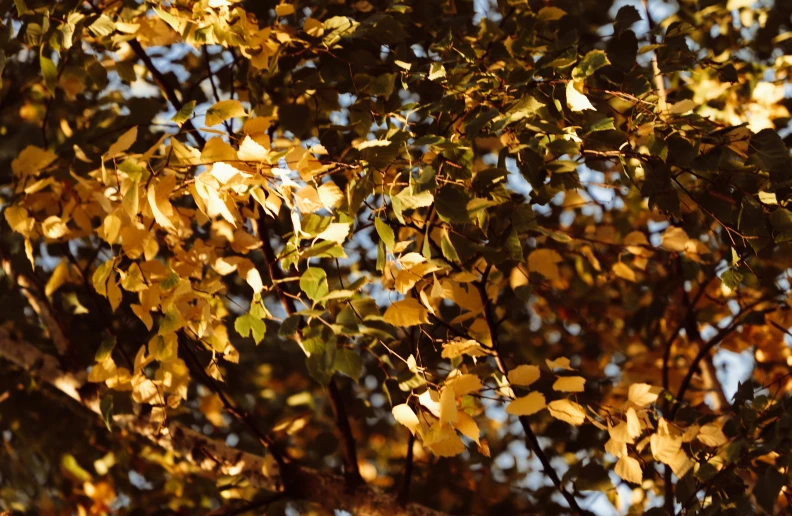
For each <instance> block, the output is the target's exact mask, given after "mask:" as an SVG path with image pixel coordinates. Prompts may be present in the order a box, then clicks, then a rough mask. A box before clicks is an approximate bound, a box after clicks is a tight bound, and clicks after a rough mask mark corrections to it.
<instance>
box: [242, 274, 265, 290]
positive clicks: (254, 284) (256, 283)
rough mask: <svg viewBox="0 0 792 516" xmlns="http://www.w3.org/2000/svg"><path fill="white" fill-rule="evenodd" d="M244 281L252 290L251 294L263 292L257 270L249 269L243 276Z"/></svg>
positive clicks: (262, 285) (262, 284)
mask: <svg viewBox="0 0 792 516" xmlns="http://www.w3.org/2000/svg"><path fill="white" fill-rule="evenodd" d="M245 281H247V283H248V285H250V287H251V288H252V289H253V292H255V293H259V292H261V291H262V290H264V283H263V282H262V281H261V274H259V271H258V269H255V268H254V269H250V270H249V271H247V274H246V275H245Z"/></svg>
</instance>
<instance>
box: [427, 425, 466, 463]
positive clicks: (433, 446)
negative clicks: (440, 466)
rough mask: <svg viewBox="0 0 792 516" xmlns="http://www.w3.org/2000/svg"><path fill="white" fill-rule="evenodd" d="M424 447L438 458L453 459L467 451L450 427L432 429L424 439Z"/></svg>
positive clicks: (440, 426) (439, 426) (443, 426)
mask: <svg viewBox="0 0 792 516" xmlns="http://www.w3.org/2000/svg"><path fill="white" fill-rule="evenodd" d="M424 445H425V446H426V447H427V448H428V449H429V451H431V452H432V453H434V454H435V455H437V456H438V457H453V456H454V455H459V454H460V453H462V452H463V451H465V445H464V443H462V439H460V438H459V436H458V435H457V434H456V432H455V431H454V430H453V429H452V428H451V427H450V426H448V425H438V426H435V427H432V429H431V430H430V431H429V432H428V435H427V436H426V438H425V439H424Z"/></svg>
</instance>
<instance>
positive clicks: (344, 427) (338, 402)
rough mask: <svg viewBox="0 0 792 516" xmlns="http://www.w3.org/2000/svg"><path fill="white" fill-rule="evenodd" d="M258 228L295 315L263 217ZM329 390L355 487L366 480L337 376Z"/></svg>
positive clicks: (274, 279) (289, 309)
mask: <svg viewBox="0 0 792 516" xmlns="http://www.w3.org/2000/svg"><path fill="white" fill-rule="evenodd" d="M258 230H259V239H260V240H261V244H262V251H263V253H264V261H265V262H266V264H267V269H268V270H269V274H270V279H271V280H272V283H273V285H274V286H275V290H276V291H277V293H278V298H279V299H280V302H281V305H282V306H283V309H284V311H285V312H286V313H287V314H288V315H293V314H294V313H296V312H297V309H296V306H295V304H294V299H292V298H291V297H289V296H288V295H287V293H286V292H285V290H284V289H283V285H282V283H281V280H283V277H284V276H283V271H282V270H281V269H280V267H278V260H277V257H276V255H275V250H274V249H273V248H272V243H271V242H270V239H269V234H268V232H267V225H266V224H265V223H264V220H263V219H262V220H259V227H258ZM298 338H299V332H298ZM300 346H301V347H302V343H300ZM328 391H329V395H330V403H331V405H332V408H333V415H334V416H335V421H336V426H337V427H338V431H339V432H340V433H341V445H342V450H341V451H342V458H343V461H344V476H345V477H346V479H347V487H348V488H349V489H354V488H355V487H357V486H359V485H361V484H363V483H364V482H363V477H361V476H360V468H359V466H358V461H357V444H356V443H355V437H354V435H352V427H351V426H350V425H349V418H348V417H347V413H346V409H345V408H344V402H343V400H342V399H341V392H340V390H339V388H338V384H337V381H336V380H335V378H331V379H330V383H329V385H328Z"/></svg>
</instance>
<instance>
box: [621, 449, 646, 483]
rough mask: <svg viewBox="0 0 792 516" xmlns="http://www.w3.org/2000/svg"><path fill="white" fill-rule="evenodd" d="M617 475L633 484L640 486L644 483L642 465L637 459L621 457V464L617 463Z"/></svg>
mask: <svg viewBox="0 0 792 516" xmlns="http://www.w3.org/2000/svg"><path fill="white" fill-rule="evenodd" d="M616 474H617V475H619V476H620V477H621V478H622V479H623V480H625V481H627V482H631V483H633V484H640V483H641V482H643V472H642V471H641V464H640V463H639V462H638V461H637V460H636V459H633V458H632V457H629V456H627V455H625V456H623V457H621V458H620V459H619V462H617V463H616Z"/></svg>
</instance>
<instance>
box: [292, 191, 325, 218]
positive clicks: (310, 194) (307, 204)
mask: <svg viewBox="0 0 792 516" xmlns="http://www.w3.org/2000/svg"><path fill="white" fill-rule="evenodd" d="M294 198H295V201H296V204H297V209H298V210H300V213H305V214H307V213H313V212H314V211H316V210H321V209H322V208H324V205H323V204H322V200H321V199H320V198H319V192H318V191H317V190H316V188H314V187H313V186H311V185H306V186H304V187H302V188H300V190H298V191H297V193H295V194H294Z"/></svg>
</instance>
